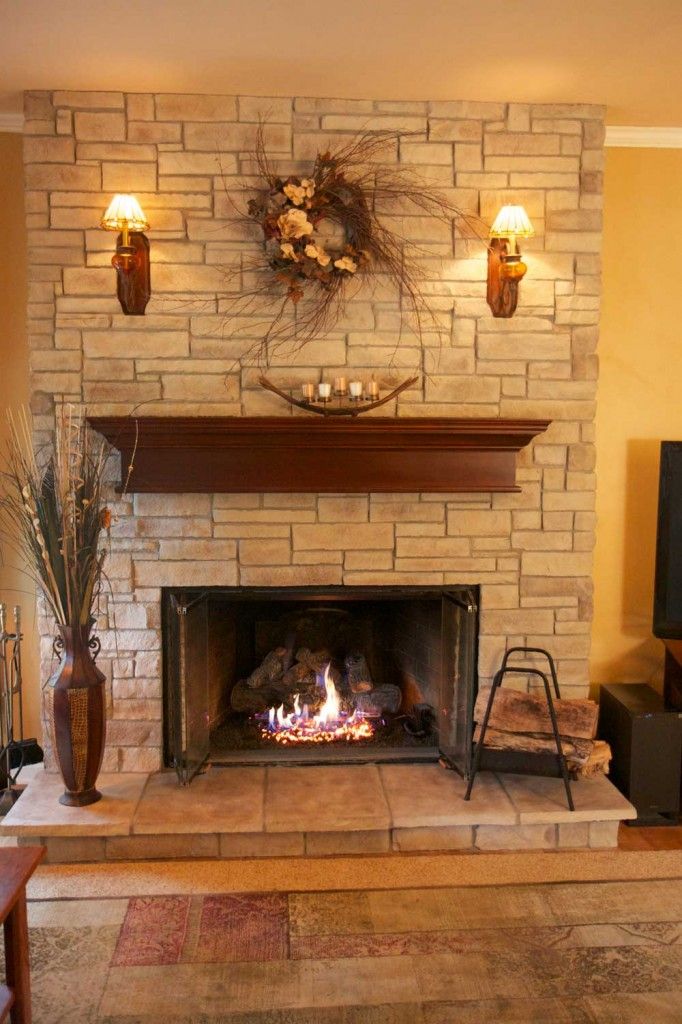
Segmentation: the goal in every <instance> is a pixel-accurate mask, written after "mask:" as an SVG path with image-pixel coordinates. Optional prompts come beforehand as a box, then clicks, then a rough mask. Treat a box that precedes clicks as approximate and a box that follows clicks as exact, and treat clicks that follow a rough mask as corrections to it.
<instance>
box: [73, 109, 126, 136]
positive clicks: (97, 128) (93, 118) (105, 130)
mask: <svg viewBox="0 0 682 1024" xmlns="http://www.w3.org/2000/svg"><path fill="white" fill-rule="evenodd" d="M73 121H74V134H75V136H76V138H77V139H78V141H79V142H81V141H82V142H123V141H124V140H125V137H126V119H125V114H122V113H121V114H118V113H116V114H108V113H107V114H105V113H102V112H101V111H96V112H94V111H92V112H82V111H76V113H75V114H74V116H73Z"/></svg>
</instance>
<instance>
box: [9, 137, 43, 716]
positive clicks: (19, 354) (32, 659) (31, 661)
mask: <svg viewBox="0 0 682 1024" xmlns="http://www.w3.org/2000/svg"><path fill="white" fill-rule="evenodd" d="M21 148H22V139H21V136H20V135H12V134H9V133H3V132H0V210H1V211H2V244H1V245H0V449H2V451H3V452H4V448H5V444H6V440H7V419H6V410H7V409H8V408H10V407H11V408H18V407H19V406H20V405H25V404H26V403H27V402H28V344H27V339H26V288H27V284H26V227H25V218H24V191H23V190H24V184H23V164H22V152H21ZM16 566H17V557H16V556H15V555H13V554H12V552H7V551H5V552H3V559H0V601H3V602H4V603H5V604H7V605H9V606H10V608H12V607H13V606H14V605H15V604H19V605H21V607H22V610H23V613H24V637H25V643H24V647H23V658H24V680H25V702H24V712H25V732H26V734H27V735H29V736H40V735H41V728H40V720H39V719H40V716H39V707H40V684H39V679H38V638H37V631H36V628H35V618H34V617H35V611H34V603H35V602H34V598H33V587H32V584H31V581H30V580H28V579H27V578H26V577H25V576H24V575H23V574H22V573H21V572H20V571H19V570H18V569H17V567H16Z"/></svg>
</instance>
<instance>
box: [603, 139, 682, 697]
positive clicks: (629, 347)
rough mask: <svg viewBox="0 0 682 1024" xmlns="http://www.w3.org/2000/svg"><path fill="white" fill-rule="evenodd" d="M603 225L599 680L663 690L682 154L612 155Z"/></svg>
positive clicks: (680, 404)
mask: <svg viewBox="0 0 682 1024" xmlns="http://www.w3.org/2000/svg"><path fill="white" fill-rule="evenodd" d="M604 221H605V223H604V281H603V286H604V296H603V308H602V323H601V335H600V360H601V365H600V376H599V395H598V402H597V516H598V523H597V548H596V553H595V619H594V629H593V641H592V681H593V682H599V683H605V682H617V681H623V682H632V681H635V682H636V681H645V682H650V681H655V682H656V683H658V684H660V681H661V666H662V661H663V644H662V643H661V641H660V640H656V639H655V638H654V637H653V636H652V633H651V622H652V603H653V584H654V554H655V543H656V516H657V501H658V463H659V445H660V442H661V441H662V440H678V441H679V440H682V317H681V315H680V308H681V305H682V258H681V246H682V242H681V240H682V150H662V149H659V150H656V149H610V150H607V155H606V177H605V216H604ZM681 557H682V553H681Z"/></svg>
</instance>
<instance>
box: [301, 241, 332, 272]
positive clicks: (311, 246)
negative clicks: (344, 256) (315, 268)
mask: <svg viewBox="0 0 682 1024" xmlns="http://www.w3.org/2000/svg"><path fill="white" fill-rule="evenodd" d="M305 254H306V256H309V257H310V259H311V260H317V262H318V263H319V264H320V266H321V267H328V266H329V264H330V263H331V259H332V258H331V256H330V255H329V253H328V252H325V251H324V249H322V248H321V247H320V246H319V245H315V243H314V242H308V244H307V245H306V247H305Z"/></svg>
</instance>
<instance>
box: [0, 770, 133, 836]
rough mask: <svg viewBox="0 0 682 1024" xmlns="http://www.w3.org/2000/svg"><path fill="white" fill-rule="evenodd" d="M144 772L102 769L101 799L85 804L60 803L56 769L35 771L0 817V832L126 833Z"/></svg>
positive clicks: (10, 833) (102, 834) (53, 833)
mask: <svg viewBox="0 0 682 1024" xmlns="http://www.w3.org/2000/svg"><path fill="white" fill-rule="evenodd" d="M146 781H147V780H146V776H145V775H135V774H128V773H118V774H116V773H102V774H101V775H100V776H99V779H98V780H97V788H98V789H99V791H100V792H101V794H102V799H101V800H99V801H98V802H97V803H95V804H90V805H89V806H87V807H64V806H63V805H62V804H60V803H59V797H60V796H61V794H62V793H63V792H64V783H63V782H62V780H61V777H60V776H59V775H58V774H57V773H56V772H46V771H41V772H39V773H38V774H37V775H36V776H35V777H34V778H33V779H32V780H31V782H29V784H28V786H27V788H26V789H25V790H24V792H23V793H22V794H21V800H18V801H17V802H16V803H15V805H14V807H13V808H12V809H11V811H10V812H9V813H8V814H7V815H6V816H5V817H4V818H3V819H2V823H1V824H0V834H2V835H16V836H43V837H49V836H115V835H128V833H129V832H130V826H131V822H132V818H133V813H134V810H135V807H136V806H137V802H138V800H139V799H140V796H141V795H142V790H143V788H144V785H145V783H146Z"/></svg>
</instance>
